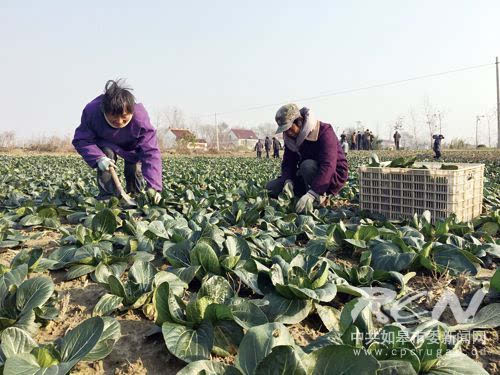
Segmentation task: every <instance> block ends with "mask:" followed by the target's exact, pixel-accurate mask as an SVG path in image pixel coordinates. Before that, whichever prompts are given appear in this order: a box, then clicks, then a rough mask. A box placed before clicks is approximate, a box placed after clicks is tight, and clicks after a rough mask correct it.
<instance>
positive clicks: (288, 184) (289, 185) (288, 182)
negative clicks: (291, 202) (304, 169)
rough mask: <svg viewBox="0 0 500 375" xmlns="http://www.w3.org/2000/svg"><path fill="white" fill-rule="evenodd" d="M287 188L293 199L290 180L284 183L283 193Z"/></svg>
mask: <svg viewBox="0 0 500 375" xmlns="http://www.w3.org/2000/svg"><path fill="white" fill-rule="evenodd" d="M287 187H288V189H289V190H290V191H291V192H292V197H293V181H292V180H286V181H285V185H284V186H283V191H285V190H286V189H287Z"/></svg>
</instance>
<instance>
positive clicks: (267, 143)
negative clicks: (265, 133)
mask: <svg viewBox="0 0 500 375" xmlns="http://www.w3.org/2000/svg"><path fill="white" fill-rule="evenodd" d="M271 146H272V142H271V140H270V139H269V137H266V140H265V141H264V148H265V149H266V158H267V159H269V151H271Z"/></svg>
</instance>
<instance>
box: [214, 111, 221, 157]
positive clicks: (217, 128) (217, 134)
mask: <svg viewBox="0 0 500 375" xmlns="http://www.w3.org/2000/svg"><path fill="white" fill-rule="evenodd" d="M214 117H215V139H216V140H217V151H220V147H219V124H217V112H216V113H214Z"/></svg>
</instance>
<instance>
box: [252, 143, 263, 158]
mask: <svg viewBox="0 0 500 375" xmlns="http://www.w3.org/2000/svg"><path fill="white" fill-rule="evenodd" d="M263 148H264V145H263V144H262V141H261V140H260V139H259V140H258V141H257V143H256V144H255V147H254V150H255V151H257V157H258V158H261V157H262V149H263Z"/></svg>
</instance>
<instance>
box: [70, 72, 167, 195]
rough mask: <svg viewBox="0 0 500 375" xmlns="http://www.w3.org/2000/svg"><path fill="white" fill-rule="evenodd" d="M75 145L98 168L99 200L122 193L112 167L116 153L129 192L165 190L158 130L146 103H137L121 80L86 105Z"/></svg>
mask: <svg viewBox="0 0 500 375" xmlns="http://www.w3.org/2000/svg"><path fill="white" fill-rule="evenodd" d="M73 146H75V148H76V151H78V153H79V154H80V155H81V156H82V157H83V159H84V160H85V161H86V162H87V164H88V165H89V166H90V167H91V168H96V169H97V185H98V187H99V195H98V196H97V199H99V200H104V199H109V198H111V197H112V196H119V193H118V191H117V189H116V186H115V185H114V183H113V180H112V177H111V173H110V172H109V169H110V168H116V165H115V163H116V159H117V155H119V156H121V157H122V158H123V159H124V160H125V180H126V188H127V191H128V192H129V193H137V192H138V191H140V190H142V189H143V188H144V187H145V185H146V186H147V187H151V188H153V189H155V190H157V191H161V190H162V165H161V153H160V150H159V148H158V143H157V139H156V130H155V129H154V128H153V126H152V125H151V122H150V121H149V116H148V113H147V112H146V109H145V108H144V106H143V105H142V104H140V103H136V102H135V98H134V96H133V95H132V93H131V92H130V89H128V88H125V87H123V86H122V85H121V82H120V80H118V81H117V82H115V81H111V80H110V81H108V82H107V83H106V86H105V88H104V94H103V95H99V96H98V97H97V98H95V99H94V100H92V101H91V102H90V103H89V104H87V105H86V106H85V108H84V109H83V112H82V120H81V123H80V126H78V128H76V131H75V136H74V138H73Z"/></svg>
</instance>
